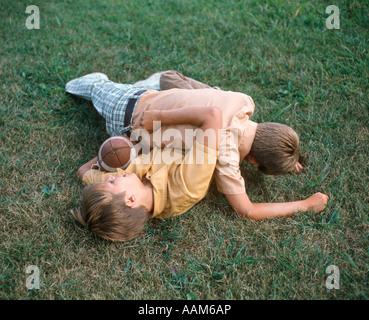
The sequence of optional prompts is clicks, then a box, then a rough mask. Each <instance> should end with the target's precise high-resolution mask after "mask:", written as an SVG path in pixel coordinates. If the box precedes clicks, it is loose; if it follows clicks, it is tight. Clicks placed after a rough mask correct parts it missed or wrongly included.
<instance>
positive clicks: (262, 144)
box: [250, 122, 300, 175]
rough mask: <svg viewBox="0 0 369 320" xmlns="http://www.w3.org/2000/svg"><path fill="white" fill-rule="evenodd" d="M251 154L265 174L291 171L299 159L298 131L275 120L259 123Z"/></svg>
mask: <svg viewBox="0 0 369 320" xmlns="http://www.w3.org/2000/svg"><path fill="white" fill-rule="evenodd" d="M250 154H251V155H252V156H253V157H254V158H255V160H256V161H257V162H258V163H259V164H260V166H259V170H260V171H261V172H263V173H265V174H273V175H275V174H283V173H287V172H291V171H293V170H294V168H295V164H296V163H297V162H298V161H299V155H300V148H299V137H298V135H297V133H296V132H295V131H294V130H293V129H292V128H291V127H289V126H286V125H284V124H281V123H275V122H264V123H259V124H258V126H257V129H256V134H255V139H254V142H253V144H252V146H251V150H250Z"/></svg>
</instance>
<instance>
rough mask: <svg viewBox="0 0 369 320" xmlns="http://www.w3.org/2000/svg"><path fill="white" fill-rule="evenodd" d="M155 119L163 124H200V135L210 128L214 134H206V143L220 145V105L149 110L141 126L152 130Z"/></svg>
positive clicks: (221, 118)
mask: <svg viewBox="0 0 369 320" xmlns="http://www.w3.org/2000/svg"><path fill="white" fill-rule="evenodd" d="M154 121H160V122H161V124H162V125H172V124H191V125H195V126H198V127H199V129H200V131H199V133H198V136H197V137H196V138H197V139H198V138H199V135H201V134H202V133H203V132H205V131H206V130H208V129H211V130H213V133H214V134H210V135H206V137H207V140H206V139H203V140H204V145H206V146H208V145H210V146H214V147H215V148H217V146H218V130H219V129H221V128H222V124H223V117H222V110H221V109H220V108H218V107H188V108H180V109H173V110H147V111H145V112H144V115H143V117H142V120H141V127H142V128H144V129H145V130H148V131H152V130H153V125H154Z"/></svg>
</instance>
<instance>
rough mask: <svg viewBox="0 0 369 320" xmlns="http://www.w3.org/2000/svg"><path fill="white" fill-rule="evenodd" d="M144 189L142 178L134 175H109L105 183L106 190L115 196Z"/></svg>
mask: <svg viewBox="0 0 369 320" xmlns="http://www.w3.org/2000/svg"><path fill="white" fill-rule="evenodd" d="M141 187H143V183H142V181H141V180H140V178H139V177H138V176H137V175H136V174H134V173H130V174H124V175H120V174H117V175H114V176H113V175H109V176H108V177H107V178H106V181H105V188H106V189H105V190H108V191H110V192H111V193H113V194H116V193H122V192H124V191H128V190H130V191H136V190H140V188H141Z"/></svg>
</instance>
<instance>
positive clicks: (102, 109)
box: [65, 73, 145, 136]
mask: <svg viewBox="0 0 369 320" xmlns="http://www.w3.org/2000/svg"><path fill="white" fill-rule="evenodd" d="M65 91H66V92H68V93H70V94H73V95H75V96H78V97H80V98H83V99H86V100H89V101H92V103H93V105H94V107H95V109H96V110H97V111H98V113H99V114H100V115H101V116H103V117H104V118H105V120H106V132H107V133H108V134H109V135H111V136H116V135H125V134H126V133H127V132H129V131H130V130H131V125H132V116H133V113H134V109H135V108H136V105H137V102H138V98H139V97H140V95H141V94H142V93H143V91H145V88H143V87H137V86H133V85H131V84H120V83H115V82H113V81H110V80H109V79H108V77H107V76H106V75H105V74H103V73H91V74H88V75H85V76H83V77H80V78H77V79H74V80H71V81H69V82H68V83H67V84H66V86H65ZM131 99H135V100H133V103H134V105H133V110H132V113H131V114H127V116H129V117H130V118H129V119H128V121H125V120H127V119H126V118H127V116H126V111H127V105H128V103H129V101H130V100H131Z"/></svg>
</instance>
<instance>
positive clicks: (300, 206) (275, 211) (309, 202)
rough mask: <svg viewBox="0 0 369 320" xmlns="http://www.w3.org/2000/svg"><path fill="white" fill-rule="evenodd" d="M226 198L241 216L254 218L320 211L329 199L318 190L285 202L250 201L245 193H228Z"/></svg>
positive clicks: (260, 218) (262, 218)
mask: <svg viewBox="0 0 369 320" xmlns="http://www.w3.org/2000/svg"><path fill="white" fill-rule="evenodd" d="M226 198H227V200H228V202H229V204H230V205H231V206H232V208H233V209H234V210H235V211H236V212H237V213H238V214H239V215H240V216H241V217H242V218H250V219H254V220H264V219H272V218H277V217H282V216H289V215H292V214H294V213H298V212H300V211H312V210H314V211H315V212H316V213H317V212H321V211H323V210H324V209H325V207H326V205H327V203H328V199H329V198H328V196H327V195H325V194H323V193H320V192H318V193H316V194H314V195H312V196H310V197H308V198H306V199H304V200H300V201H294V202H285V203H252V202H251V201H250V199H249V197H248V196H247V194H246V193H245V194H228V195H226Z"/></svg>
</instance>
